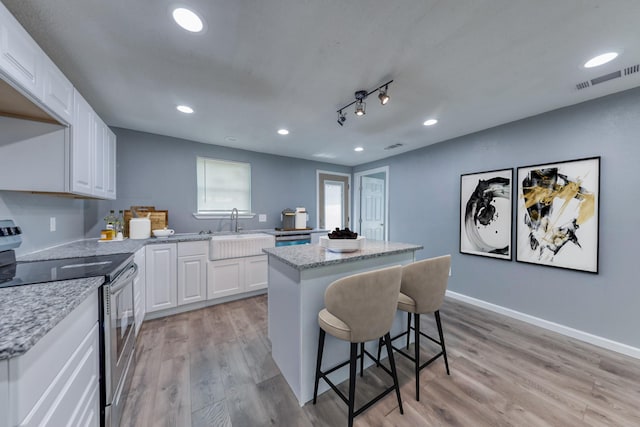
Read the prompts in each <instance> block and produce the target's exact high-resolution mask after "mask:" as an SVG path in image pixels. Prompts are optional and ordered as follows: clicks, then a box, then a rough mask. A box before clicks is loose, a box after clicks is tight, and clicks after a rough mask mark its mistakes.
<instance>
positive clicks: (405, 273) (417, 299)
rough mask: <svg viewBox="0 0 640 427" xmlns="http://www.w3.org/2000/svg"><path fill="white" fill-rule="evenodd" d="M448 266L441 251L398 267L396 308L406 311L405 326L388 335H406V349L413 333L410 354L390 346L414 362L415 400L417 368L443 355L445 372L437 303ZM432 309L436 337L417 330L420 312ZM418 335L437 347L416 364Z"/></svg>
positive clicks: (445, 355)
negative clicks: (431, 256)
mask: <svg viewBox="0 0 640 427" xmlns="http://www.w3.org/2000/svg"><path fill="white" fill-rule="evenodd" d="M450 267H451V255H444V256H440V257H436V258H430V259H425V260H422V261H416V262H414V263H411V264H408V265H405V266H404V267H403V268H402V285H401V288H400V296H399V297H398V310H401V311H406V312H407V330H406V331H405V332H403V333H401V334H399V335H397V336H395V337H393V338H392V339H391V341H394V340H396V339H398V338H400V337H403V336H405V335H406V336H407V344H406V349H407V350H408V349H409V338H410V335H409V334H410V333H411V329H413V331H414V333H415V343H414V346H415V348H414V354H413V356H412V355H410V354H408V353H405V352H404V351H403V350H401V349H399V348H396V347H393V349H394V350H396V351H397V352H398V353H400V354H402V355H403V356H405V357H407V358H408V359H410V360H411V361H413V362H414V365H415V376H416V400H420V370H421V369H422V368H424V367H425V366H427V365H429V364H430V363H432V362H433V361H435V360H436V359H438V358H439V357H440V356H442V357H443V359H444V364H445V367H446V369H447V375H450V373H449V362H448V360H447V349H446V347H445V345H444V335H443V333H442V323H441V322H440V306H441V305H442V301H443V300H444V294H445V292H446V290H447V282H448V280H449V269H450ZM430 313H433V314H434V316H435V318H436V324H437V326H438V335H439V340H438V339H435V338H433V337H430V336H429V335H427V334H425V333H424V332H422V331H420V315H421V314H430ZM411 314H414V316H413V317H414V326H413V327H411ZM420 336H423V337H425V338H427V339H429V340H431V341H433V342H434V343H436V344H438V345H440V347H441V349H442V350H441V351H440V352H439V353H438V354H436V355H435V356H433V357H432V358H431V359H429V360H427V361H426V362H424V363H423V364H420ZM381 344H382V342H381V341H380V342H379V344H378V360H380V348H381Z"/></svg>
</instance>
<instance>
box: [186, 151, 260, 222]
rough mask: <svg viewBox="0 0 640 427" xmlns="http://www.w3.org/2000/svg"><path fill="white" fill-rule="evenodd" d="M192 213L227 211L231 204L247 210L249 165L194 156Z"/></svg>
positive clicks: (232, 206) (223, 213) (218, 213)
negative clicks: (195, 200) (195, 209)
mask: <svg viewBox="0 0 640 427" xmlns="http://www.w3.org/2000/svg"><path fill="white" fill-rule="evenodd" d="M197 162H198V165H197V174H198V179H197V185H198V212H197V214H196V216H207V217H211V216H222V215H229V214H230V213H231V210H232V209H233V208H236V209H238V211H239V212H240V214H244V215H249V214H251V165H250V164H249V163H240V162H230V161H226V160H217V159H208V158H206V157H198V159H197Z"/></svg>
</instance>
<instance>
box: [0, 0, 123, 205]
mask: <svg viewBox="0 0 640 427" xmlns="http://www.w3.org/2000/svg"><path fill="white" fill-rule="evenodd" d="M0 80H2V81H0V89H2V93H0V101H4V102H1V103H0V104H2V108H3V110H2V112H3V113H5V114H4V115H5V116H9V117H8V118H7V120H5V121H4V122H3V123H5V126H6V127H5V128H2V129H0V135H1V134H2V132H3V130H6V129H11V130H12V132H13V133H11V135H12V138H14V140H12V141H10V142H12V143H14V142H15V143H14V144H8V143H6V142H7V141H4V142H5V143H4V144H2V145H0V189H4V190H18V191H41V192H52V193H71V194H75V195H80V196H87V197H95V198H106V199H115V198H116V136H115V134H114V133H113V132H112V131H111V130H110V129H109V128H108V127H107V125H106V124H105V123H104V122H103V121H102V120H101V119H100V118H99V117H98V116H97V115H96V114H95V113H94V111H93V109H92V108H91V105H89V104H88V103H87V101H86V100H85V99H84V98H83V97H82V96H81V95H80V93H79V92H78V91H77V90H75V89H74V87H73V85H72V84H71V82H70V81H69V79H67V78H66V77H65V75H64V74H63V73H62V72H61V71H60V69H59V68H58V67H57V66H56V64H54V63H53V61H51V59H50V58H49V57H48V56H47V55H46V54H45V53H44V51H43V50H42V49H40V47H39V46H38V44H37V43H36V42H35V41H34V40H33V39H32V38H31V36H30V35H29V34H28V33H27V32H26V31H25V30H24V28H22V26H21V25H20V23H19V22H18V21H17V20H16V19H15V18H14V17H13V16H12V15H11V13H10V12H9V11H8V10H7V8H6V7H5V6H4V5H3V4H2V3H1V2H0ZM4 82H6V83H7V84H3V83H4ZM5 93H6V94H8V95H5ZM3 96H5V98H2V97H3ZM7 97H8V100H7ZM10 97H16V98H15V99H13V98H10ZM25 101H26V102H25ZM16 105H17V106H18V107H16ZM12 108H15V109H16V110H15V111H14V110H13V109H12ZM13 117H17V118H19V119H22V120H35V121H37V122H41V123H42V124H43V125H48V126H49V127H52V128H51V129H50V128H46V129H44V130H43V132H41V133H38V134H37V135H36V136H34V135H32V134H31V133H29V132H30V131H28V129H29V128H31V127H33V126H34V125H33V123H34V122H32V123H30V124H26V123H24V122H21V121H20V120H18V119H14V118H13ZM9 118H11V120H13V122H11V123H10V122H9V121H8V119H9ZM0 124H2V123H0ZM19 130H23V133H24V135H22V134H21V133H20V132H19ZM34 148H35V149H36V150H38V154H39V156H34ZM25 164H29V165H30V166H31V167H30V168H24V167H22V165H25ZM8 177H10V178H11V179H10V180H8V179H7V178H8Z"/></svg>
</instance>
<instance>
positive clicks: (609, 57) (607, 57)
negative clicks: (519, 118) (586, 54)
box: [584, 52, 618, 68]
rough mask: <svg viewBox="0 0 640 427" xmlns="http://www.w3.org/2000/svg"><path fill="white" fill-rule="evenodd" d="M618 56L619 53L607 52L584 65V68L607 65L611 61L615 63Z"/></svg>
mask: <svg viewBox="0 0 640 427" xmlns="http://www.w3.org/2000/svg"><path fill="white" fill-rule="evenodd" d="M617 56H618V52H607V53H603V54H602V55H598V56H596V57H593V58H591V59H590V60H588V61H587V62H585V63H584V68H593V67H597V66H599V65H603V64H606V63H607V62H609V61H613V60H614V59H616V57H617Z"/></svg>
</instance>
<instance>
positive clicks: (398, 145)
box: [384, 142, 403, 150]
mask: <svg viewBox="0 0 640 427" xmlns="http://www.w3.org/2000/svg"><path fill="white" fill-rule="evenodd" d="M402 145H403V144H400V143H399V142H398V143H396V144H393V145H390V146H388V147H384V149H385V150H393V149H394V148H399V147H402Z"/></svg>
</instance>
